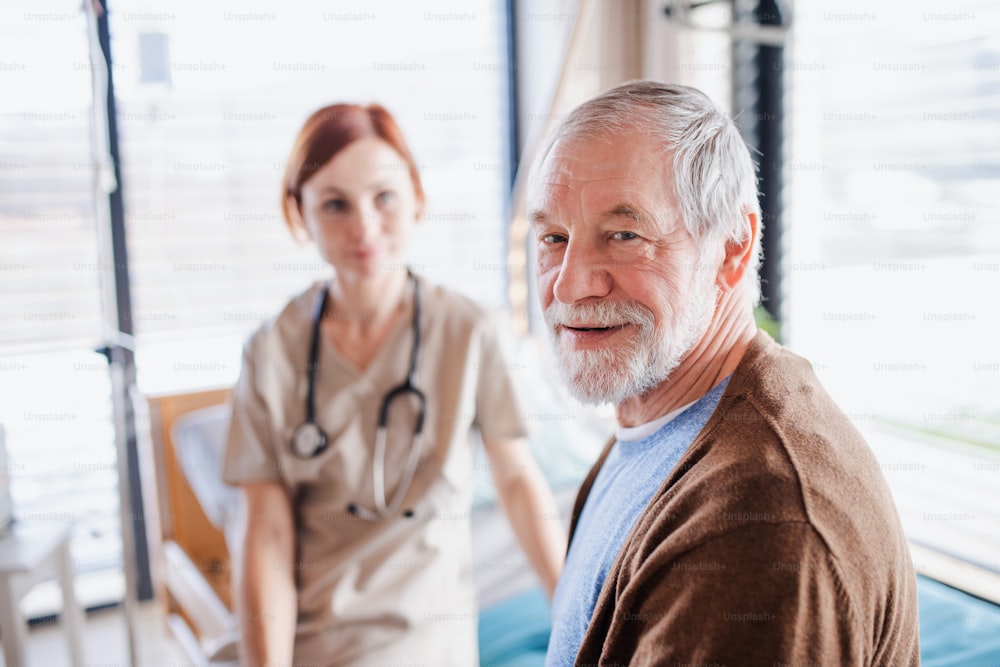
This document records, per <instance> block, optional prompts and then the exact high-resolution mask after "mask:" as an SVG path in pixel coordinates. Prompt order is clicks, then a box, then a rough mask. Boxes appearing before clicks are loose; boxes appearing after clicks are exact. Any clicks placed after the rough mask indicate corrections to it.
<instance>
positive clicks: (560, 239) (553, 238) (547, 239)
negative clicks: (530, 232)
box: [542, 234, 566, 243]
mask: <svg viewBox="0 0 1000 667" xmlns="http://www.w3.org/2000/svg"><path fill="white" fill-rule="evenodd" d="M565 241H566V237H565V236H563V235H562V234H546V235H545V236H543V237H542V243H565Z"/></svg>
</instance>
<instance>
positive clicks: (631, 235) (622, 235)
mask: <svg viewBox="0 0 1000 667" xmlns="http://www.w3.org/2000/svg"><path fill="white" fill-rule="evenodd" d="M611 238H613V239H614V240H616V241H631V240H632V239H637V238H639V235H638V234H636V233H635V232H615V233H614V234H612V235H611Z"/></svg>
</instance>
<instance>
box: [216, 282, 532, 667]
mask: <svg viewBox="0 0 1000 667" xmlns="http://www.w3.org/2000/svg"><path fill="white" fill-rule="evenodd" d="M417 280H418V282H419V289H421V298H422V305H423V313H424V314H423V315H422V320H423V321H421V322H420V327H421V345H420V350H419V352H418V360H417V373H416V377H415V383H416V385H417V386H419V387H420V388H421V389H422V390H423V391H424V393H425V394H426V395H427V420H426V422H425V425H424V438H425V440H424V450H423V452H424V453H423V456H422V457H421V460H420V463H419V464H418V467H417V472H416V474H415V476H414V478H413V482H412V484H411V485H410V488H409V489H408V490H407V492H406V494H405V496H404V498H403V502H402V503H401V507H400V510H399V512H398V513H397V515H395V516H392V517H390V518H388V519H385V520H382V521H375V522H371V521H365V520H363V519H359V518H357V517H356V516H354V515H352V514H351V513H350V512H348V511H347V505H348V504H350V503H358V504H360V505H363V506H365V507H369V508H370V507H372V505H373V483H372V465H373V456H372V451H373V449H374V438H375V422H376V417H377V411H378V408H379V405H380V404H381V401H382V398H383V397H384V394H385V392H386V391H387V390H389V389H391V388H392V387H393V386H395V385H398V384H399V383H400V382H401V381H402V380H403V378H405V376H406V370H407V367H408V361H409V355H410V344H411V342H412V334H413V332H412V331H411V318H410V315H411V313H412V310H411V309H412V301H411V302H410V303H409V304H408V305H407V307H406V312H405V313H404V314H403V316H402V317H400V318H399V319H398V321H397V322H396V324H395V325H394V328H393V330H392V331H391V332H390V334H389V335H388V336H387V337H386V340H385V342H384V343H383V345H382V347H381V349H380V350H379V352H378V353H377V354H376V356H375V358H373V360H372V362H371V363H369V365H368V367H367V368H366V369H365V370H363V371H362V370H361V369H359V368H357V367H356V366H355V365H354V364H353V363H351V362H349V361H348V360H347V359H346V358H345V357H344V356H343V355H342V354H341V353H340V351H339V350H338V349H337V348H336V345H335V344H334V343H333V342H332V341H330V340H328V339H327V338H326V337H325V336H324V337H323V341H322V343H321V347H320V353H319V358H318V360H317V364H318V372H317V381H316V420H317V423H318V424H319V425H320V426H321V427H322V428H323V430H324V431H325V432H326V433H327V435H328V437H329V438H330V445H329V446H328V447H327V450H326V451H324V452H322V453H321V454H320V455H319V456H317V457H315V458H313V459H300V458H298V457H296V456H295V454H294V453H293V452H292V451H291V448H290V442H291V434H292V432H293V431H294V429H295V428H296V427H297V426H298V425H299V424H300V423H301V422H302V421H303V419H304V418H305V398H306V373H305V365H306V364H307V363H308V359H307V356H308V336H309V331H310V324H311V310H312V307H313V305H314V304H315V298H316V296H317V294H318V290H320V289H323V288H324V286H323V285H322V284H316V285H313V286H312V287H311V288H310V289H309V290H306V291H305V292H304V293H302V294H301V295H299V296H298V297H296V298H295V299H293V300H292V301H291V302H290V303H289V304H288V305H287V306H286V307H285V309H284V310H283V311H282V312H281V313H280V314H279V315H278V316H277V317H276V318H275V319H274V320H272V321H270V322H267V323H265V324H264V325H262V326H261V327H260V328H259V329H258V330H257V331H256V332H255V333H254V334H253V335H252V336H251V337H250V338H249V339H248V341H247V343H246V345H245V346H244V354H243V369H242V372H241V376H240V380H239V382H238V383H237V385H236V387H235V388H234V390H233V395H232V407H233V416H232V421H231V424H230V430H229V437H228V440H227V447H226V455H225V463H224V474H223V477H224V479H225V480H226V481H227V482H229V483H231V484H247V483H254V482H278V483H280V484H282V486H283V487H284V488H285V490H286V492H287V493H288V495H289V498H290V499H291V500H292V502H293V506H294V508H295V509H294V511H295V521H296V529H297V530H296V532H297V537H296V547H297V548H296V561H297V562H296V572H295V575H296V584H297V587H298V591H299V596H298V610H299V614H298V623H297V629H296V646H295V660H296V661H297V662H298V661H302V662H306V663H308V664H316V665H354V664H357V665H360V664H373V661H374V662H385V663H391V662H400V663H401V664H406V662H407V661H412V660H413V659H418V660H423V661H425V662H428V664H440V665H470V664H477V652H476V605H475V599H474V592H473V588H472V584H471V573H470V560H471V554H470V543H469V525H468V523H469V510H470V506H471V500H472V486H473V468H472V463H473V453H472V450H471V446H470V444H469V432H470V429H472V428H474V427H475V428H479V429H480V431H481V432H482V434H483V435H484V436H486V437H488V438H489V437H493V438H516V437H524V436H526V435H527V429H526V427H525V424H524V420H523V417H522V415H523V411H522V409H521V407H520V405H519V404H518V402H517V399H516V395H515V391H514V381H513V378H512V377H511V375H510V368H511V366H510V364H508V363H506V360H505V358H504V354H503V352H502V350H501V346H500V342H499V340H498V338H497V331H498V327H497V326H496V324H495V323H493V322H491V321H490V319H489V318H488V317H486V315H485V313H484V312H483V310H482V309H481V308H480V307H479V306H477V305H476V304H475V303H473V302H472V301H470V300H469V299H467V298H465V297H463V296H461V295H458V294H456V293H454V292H451V291H449V290H445V289H443V288H441V287H437V286H433V285H430V284H429V283H426V281H423V280H422V279H421V278H419V277H418V278H417ZM400 403H401V404H400V405H399V406H396V405H395V404H394V406H393V408H392V412H391V414H390V421H389V444H388V448H387V451H386V463H385V472H386V481H385V485H386V487H385V491H386V495H387V496H391V495H392V494H393V493H394V492H395V489H396V486H397V484H398V482H399V479H400V477H401V474H402V471H403V469H404V464H405V460H406V456H407V455H408V454H409V446H410V443H411V441H412V431H413V421H412V420H413V419H414V418H415V406H414V405H412V404H410V403H407V402H405V401H404V402H400ZM405 510H412V513H413V516H412V517H404V516H403V515H402V514H403V511H405Z"/></svg>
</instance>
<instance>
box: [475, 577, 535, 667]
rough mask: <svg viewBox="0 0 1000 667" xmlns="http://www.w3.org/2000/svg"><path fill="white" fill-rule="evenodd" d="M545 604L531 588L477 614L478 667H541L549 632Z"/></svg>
mask: <svg viewBox="0 0 1000 667" xmlns="http://www.w3.org/2000/svg"><path fill="white" fill-rule="evenodd" d="M550 618H551V613H550V610H549V601H548V598H547V597H545V592H544V591H543V590H542V589H541V588H532V589H530V590H528V591H525V592H524V593H521V594H519V595H514V596H512V597H510V598H508V599H506V600H503V601H502V602H498V603H497V604H495V605H492V606H491V607H487V608H486V609H483V610H482V611H480V612H479V664H480V667H541V666H542V665H544V664H545V651H546V650H547V649H548V647H549V634H550V633H551V632H552V622H551V620H550Z"/></svg>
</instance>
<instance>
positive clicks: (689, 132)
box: [528, 82, 919, 666]
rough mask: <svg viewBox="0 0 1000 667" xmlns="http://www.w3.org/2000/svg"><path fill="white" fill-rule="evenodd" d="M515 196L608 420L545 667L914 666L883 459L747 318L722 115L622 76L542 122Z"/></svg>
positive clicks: (548, 293)
mask: <svg viewBox="0 0 1000 667" xmlns="http://www.w3.org/2000/svg"><path fill="white" fill-rule="evenodd" d="M528 197H529V210H530V217H531V222H532V229H533V234H534V238H535V243H536V249H537V266H536V269H537V276H538V285H539V294H540V298H541V302H542V307H543V310H544V314H545V321H546V323H547V328H548V329H549V331H550V334H551V336H552V340H553V345H554V347H555V351H556V355H557V358H558V360H559V362H560V365H561V367H562V371H563V374H564V375H565V378H566V381H567V382H568V384H569V386H570V388H571V391H572V392H573V393H574V395H575V396H577V397H578V398H579V399H581V400H583V401H585V402H590V403H602V402H611V403H613V404H614V405H615V406H617V418H618V424H619V426H618V430H617V433H616V436H615V438H614V439H613V440H612V442H611V443H609V445H608V447H607V448H606V449H605V451H604V452H603V454H602V455H601V457H600V459H599V460H598V462H597V464H596V465H595V466H594V468H593V469H592V470H591V472H590V474H589V476H588V477H587V479H586V480H585V482H584V484H583V487H582V489H581V491H580V495H579V497H578V499H577V503H576V508H575V510H574V513H573V520H572V528H571V544H570V548H569V552H568V554H567V561H566V566H565V570H564V572H563V576H562V578H561V580H560V582H559V586H558V589H557V591H556V594H555V598H554V601H553V633H552V637H551V640H550V644H549V654H548V658H547V662H546V664H547V665H550V666H556V665H573V664H576V665H685V664H695V665H712V664H719V665H723V664H725V665H731V666H732V665H769V666H771V665H783V664H789V665H910V664H918V662H919V647H918V637H917V601H916V600H917V598H916V580H915V576H914V570H913V566H912V563H911V560H910V556H909V552H908V549H907V545H906V541H905V539H904V536H903V532H902V530H901V528H900V524H899V519H898V517H897V515H896V511H895V508H894V506H893V502H892V498H891V497H890V495H889V490H888V488H887V487H886V484H885V481H884V479H883V477H882V475H881V472H880V470H879V466H878V464H877V462H876V460H875V458H874V457H873V456H872V453H871V451H870V450H869V448H868V446H867V445H866V444H865V442H864V440H863V439H862V437H861V436H860V434H859V433H858V432H857V431H856V430H855V429H854V428H853V426H852V425H851V423H850V422H849V421H848V419H847V417H846V416H845V415H844V414H843V413H842V412H841V411H840V410H839V409H838V408H837V406H836V405H834V403H833V401H832V400H831V399H830V397H829V396H828V395H827V394H826V392H825V391H824V390H823V388H822V387H821V386H820V384H819V382H818V381H817V379H816V377H815V375H814V374H813V372H812V370H811V367H810V365H809V364H808V362H806V361H805V360H803V359H801V358H799V357H797V356H795V355H794V354H792V353H791V352H789V351H788V350H786V349H784V348H782V347H781V346H780V345H778V344H777V343H775V342H774V341H773V340H771V338H769V337H768V336H767V335H766V334H765V333H763V332H760V331H758V330H757V327H756V325H755V323H754V318H753V306H754V305H755V303H756V302H757V301H758V300H759V279H758V277H757V264H758V257H759V254H760V251H759V240H760V231H761V228H760V211H759V207H758V204H757V190H756V178H755V174H754V167H753V163H752V161H751V158H750V154H749V151H748V150H747V147H746V146H745V144H744V143H743V141H742V140H741V139H740V136H739V134H738V132H737V130H736V128H735V126H734V125H733V124H732V122H731V121H730V120H729V119H728V118H727V117H726V116H725V115H724V114H723V113H722V112H721V111H720V110H719V109H718V108H717V107H716V106H715V105H713V104H712V103H711V102H710V101H709V100H708V98H707V97H705V95H703V94H702V93H700V92H699V91H697V90H694V89H692V88H688V87H685V86H679V85H664V84H659V83H653V82H632V83H627V84H624V85H621V86H619V87H617V88H615V89H613V90H610V91H608V92H607V93H604V94H603V95H601V96H599V97H597V98H595V99H592V100H590V101H588V102H586V103H584V104H583V105H581V106H580V107H578V108H577V109H576V110H575V111H573V113H572V114H570V116H569V117H568V118H567V119H566V120H565V122H564V123H563V124H562V125H561V126H560V127H559V128H558V129H557V130H556V132H555V133H554V135H553V138H552V139H551V140H550V142H549V145H548V146H547V147H546V150H545V151H544V153H543V154H542V155H541V157H540V159H539V161H538V163H536V165H535V168H534V170H533V172H532V178H531V182H530V186H529V195H528ZM834 343H835V341H834Z"/></svg>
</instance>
